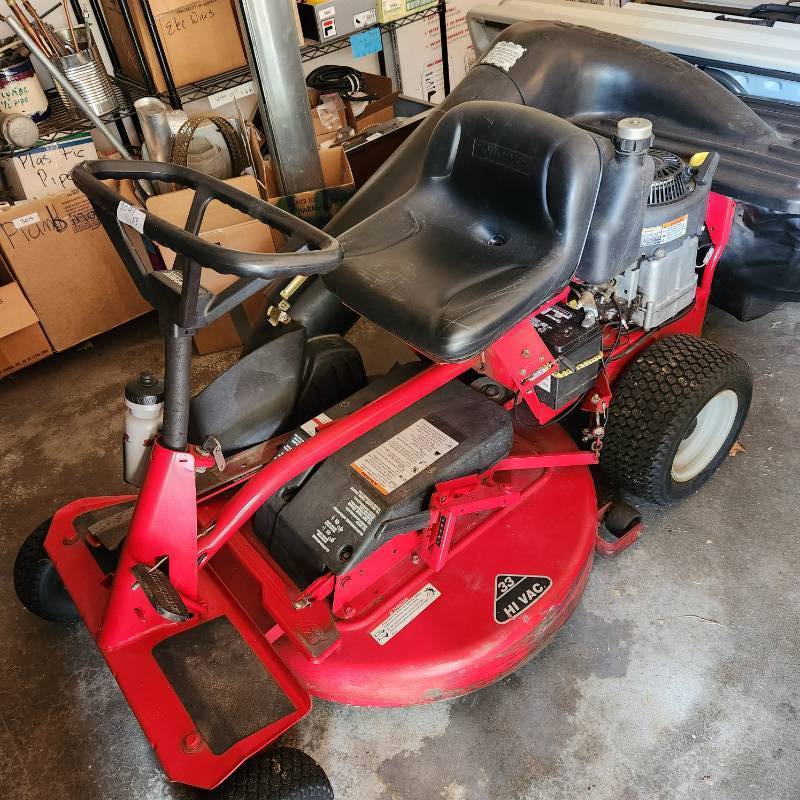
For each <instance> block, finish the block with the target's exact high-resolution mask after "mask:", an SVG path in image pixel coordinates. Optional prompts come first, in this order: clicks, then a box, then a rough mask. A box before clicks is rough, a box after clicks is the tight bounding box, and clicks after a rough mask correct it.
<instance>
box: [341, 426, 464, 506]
mask: <svg viewBox="0 0 800 800" xmlns="http://www.w3.org/2000/svg"><path fill="white" fill-rule="evenodd" d="M457 446H458V442H457V441H456V440H455V439H453V438H452V437H450V436H448V435H447V434H446V433H445V432H444V431H441V430H439V428H437V427H436V426H435V425H431V423H430V422H428V420H426V419H418V420H417V421H416V422H415V423H414V424H413V425H409V426H408V427H407V428H406V429H405V430H403V431H400V433H398V434H397V435H395V436H392V438H391V439H388V440H387V441H385V442H384V443H383V444H380V445H378V446H377V447H376V448H375V449H374V450H370V451H369V453H366V454H365V455H363V456H361V458H359V459H357V460H356V461H354V462H353V463H352V464H351V465H350V466H351V467H352V468H353V469H354V470H355V471H356V472H357V473H358V474H359V475H361V477H362V478H364V479H365V480H367V481H369V483H371V484H372V485H373V486H374V487H375V488H376V489H377V490H378V491H379V492H380V493H381V494H391V493H392V492H393V491H394V490H395V489H397V488H398V487H399V486H402V485H403V484H404V483H405V482H406V481H410V480H411V479H412V478H413V477H414V476H415V475H417V474H418V473H420V472H421V471H422V470H424V469H427V468H428V467H429V466H430V465H431V464H433V462H434V461H437V460H438V459H440V458H441V457H442V456H443V455H444V454H445V453H449V452H450V451H451V450H452V449H453V448H454V447H457Z"/></svg>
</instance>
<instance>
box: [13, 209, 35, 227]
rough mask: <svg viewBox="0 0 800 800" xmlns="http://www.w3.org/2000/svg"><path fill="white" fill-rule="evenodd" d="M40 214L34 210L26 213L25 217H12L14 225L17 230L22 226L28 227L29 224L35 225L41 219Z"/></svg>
mask: <svg viewBox="0 0 800 800" xmlns="http://www.w3.org/2000/svg"><path fill="white" fill-rule="evenodd" d="M40 219H41V218H40V217H39V215H38V214H37V213H36V212H35V211H32V212H31V213H30V214H26V215H25V216H24V217H17V218H16V219H12V220H11V222H12V223H13V224H14V227H15V228H16V229H17V230H20V228H27V227H28V225H34V224H35V223H37V222H39V221H40Z"/></svg>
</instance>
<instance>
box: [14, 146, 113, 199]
mask: <svg viewBox="0 0 800 800" xmlns="http://www.w3.org/2000/svg"><path fill="white" fill-rule="evenodd" d="M95 158H97V150H96V149H95V146H94V142H93V141H92V137H91V135H90V134H88V133H76V134H75V135H74V136H69V137H67V138H66V139H61V140H60V141H58V142H54V143H53V144H48V145H44V146H43V147H33V148H31V149H30V150H26V151H25V152H24V153H20V154H19V155H16V156H12V157H11V158H4V159H3V160H2V162H0V167H2V170H3V175H4V176H5V179H6V183H7V184H8V188H9V189H10V190H11V196H12V197H13V198H14V199H15V200H38V199H39V198H41V197H49V196H50V195H54V194H59V193H60V192H64V191H68V190H70V189H74V188H75V184H74V183H73V182H72V178H71V177H70V171H71V170H72V168H73V167H74V166H75V165H77V164H82V163H83V162H84V161H90V160H93V159H95Z"/></svg>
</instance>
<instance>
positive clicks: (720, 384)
mask: <svg viewBox="0 0 800 800" xmlns="http://www.w3.org/2000/svg"><path fill="white" fill-rule="evenodd" d="M752 394H753V378H752V374H751V372H750V367H748V365H747V363H746V362H745V361H744V360H743V359H742V358H741V357H740V356H738V355H736V354H735V353H732V352H731V351H730V350H726V349H725V348H724V347H720V346H719V345H717V344H715V343H714V342H710V341H708V340H707V339H701V338H699V337H697V336H689V335H686V334H680V335H678V336H670V337H667V338H664V339H661V340H659V341H657V342H655V343H654V344H652V345H651V346H650V347H648V348H647V349H646V350H645V351H644V352H643V353H642V354H641V355H640V356H639V357H638V358H636V360H635V361H633V362H632V364H631V365H630V366H629V367H628V369H627V370H626V371H625V373H624V374H623V375H622V377H621V378H620V379H619V381H617V383H616V385H615V386H614V388H613V398H612V401H611V408H610V409H609V414H608V424H607V426H606V435H605V438H604V440H603V450H602V452H601V456H600V465H601V467H602V468H603V470H604V471H605V473H606V475H607V476H608V477H609V479H610V480H611V481H612V482H613V483H614V484H616V485H617V486H618V487H619V488H621V489H625V490H627V491H630V492H632V493H633V494H635V495H637V496H638V497H641V498H643V499H645V500H651V501H653V502H656V503H661V504H666V503H669V502H672V501H674V500H679V499H681V498H683V497H686V496H688V495H690V494H692V493H693V492H696V491H697V490H698V489H699V488H700V487H701V486H702V485H703V484H704V483H706V481H708V479H709V478H710V477H711V476H712V475H713V474H714V472H716V470H717V468H718V467H719V466H720V464H722V462H723V461H724V460H725V457H726V456H727V454H728V452H729V451H730V449H731V446H732V445H733V444H734V442H735V441H736V439H737V437H738V436H739V434H740V433H741V430H742V426H743V425H744V421H745V418H746V417H747V412H748V410H749V408H750V400H751V397H752Z"/></svg>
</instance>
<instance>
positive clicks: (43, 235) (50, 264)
mask: <svg viewBox="0 0 800 800" xmlns="http://www.w3.org/2000/svg"><path fill="white" fill-rule="evenodd" d="M0 251H1V252H2V256H3V259H4V261H5V264H6V265H7V266H8V268H9V271H10V274H11V276H12V277H13V279H14V280H15V281H16V283H17V285H18V286H19V289H20V290H21V291H22V293H23V295H24V297H25V299H26V300H27V302H28V303H29V304H30V306H31V307H32V309H33V312H34V314H35V316H36V318H38V324H39V325H41V328H42V329H43V330H44V333H45V335H46V337H47V341H48V342H49V345H50V346H51V347H52V349H53V350H57V351H58V350H66V349H67V348H69V347H72V346H73V345H76V344H78V343H79V342H82V341H84V340H85V339H89V338H91V337H92V336H96V335H97V334H100V333H104V332H105V331H107V330H110V329H111V328H114V327H116V326H117V325H121V324H122V323H123V322H127V321H128V320H130V319H133V318H134V317H137V316H139V315H141V314H144V313H145V312H146V311H148V310H150V306H149V305H148V304H147V303H146V302H145V301H144V299H143V298H142V296H141V295H140V294H139V292H138V291H137V290H136V287H135V286H134V284H133V281H132V280H131V278H130V276H129V275H128V273H127V271H126V270H125V267H124V265H123V264H122V262H121V260H120V258H119V256H118V255H117V253H116V251H115V250H114V247H113V245H112V244H111V241H110V240H109V238H108V237H107V236H106V233H105V230H103V227H102V225H101V224H100V221H99V220H98V219H97V217H96V215H95V213H94V210H93V209H92V207H91V205H90V203H89V201H88V199H87V198H86V196H85V195H84V194H82V193H81V192H79V191H78V190H77V189H74V190H72V191H69V192H61V193H60V194H57V195H53V196H50V197H45V198H42V199H40V200H33V201H28V202H25V203H22V204H20V205H15V206H11V207H10V208H7V209H5V210H4V211H2V212H0ZM28 319H30V317H28ZM31 324H32V323H31ZM37 348H38V345H37ZM38 350H41V348H38ZM38 350H37V352H38Z"/></svg>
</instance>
